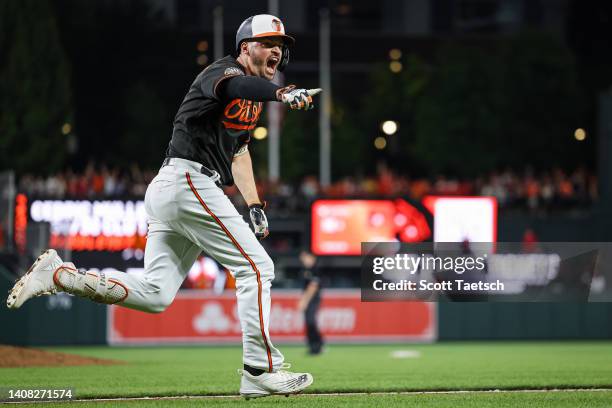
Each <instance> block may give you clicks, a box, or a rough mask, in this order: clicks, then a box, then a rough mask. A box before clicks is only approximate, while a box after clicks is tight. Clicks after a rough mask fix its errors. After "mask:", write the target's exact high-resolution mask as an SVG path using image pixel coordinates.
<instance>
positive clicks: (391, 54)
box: [389, 48, 402, 61]
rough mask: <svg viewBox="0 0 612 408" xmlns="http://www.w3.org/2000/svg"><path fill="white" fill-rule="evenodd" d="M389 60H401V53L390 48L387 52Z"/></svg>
mask: <svg viewBox="0 0 612 408" xmlns="http://www.w3.org/2000/svg"><path fill="white" fill-rule="evenodd" d="M389 58H391V59H392V60H394V61H397V60H398V59H400V58H402V51H401V50H399V49H397V48H392V49H391V50H389Z"/></svg>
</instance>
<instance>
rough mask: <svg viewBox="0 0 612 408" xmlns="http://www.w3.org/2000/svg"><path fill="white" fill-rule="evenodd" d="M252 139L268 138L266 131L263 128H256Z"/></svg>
mask: <svg viewBox="0 0 612 408" xmlns="http://www.w3.org/2000/svg"><path fill="white" fill-rule="evenodd" d="M253 137H254V138H255V139H257V140H263V139H265V138H266V137H268V129H266V128H265V127H263V126H259V127H256V128H255V130H254V131H253Z"/></svg>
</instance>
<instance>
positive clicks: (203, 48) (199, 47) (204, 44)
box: [196, 40, 208, 52]
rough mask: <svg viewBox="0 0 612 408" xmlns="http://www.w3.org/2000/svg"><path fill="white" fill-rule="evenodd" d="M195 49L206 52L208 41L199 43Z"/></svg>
mask: <svg viewBox="0 0 612 408" xmlns="http://www.w3.org/2000/svg"><path fill="white" fill-rule="evenodd" d="M196 49H197V50H198V51H200V52H206V51H208V41H206V40H203V41H199V42H198V44H197V45H196Z"/></svg>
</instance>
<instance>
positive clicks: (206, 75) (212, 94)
mask: <svg viewBox="0 0 612 408" xmlns="http://www.w3.org/2000/svg"><path fill="white" fill-rule="evenodd" d="M241 75H244V72H243V71H242V70H241V69H240V68H238V67H236V66H235V65H233V64H224V63H217V64H213V65H210V66H209V67H208V68H206V69H205V70H204V72H202V77H201V79H200V88H201V90H202V93H203V94H204V96H205V97H208V98H212V99H215V100H219V95H218V94H217V90H218V88H219V84H221V83H222V82H223V81H224V80H226V79H229V78H233V77H236V76H241Z"/></svg>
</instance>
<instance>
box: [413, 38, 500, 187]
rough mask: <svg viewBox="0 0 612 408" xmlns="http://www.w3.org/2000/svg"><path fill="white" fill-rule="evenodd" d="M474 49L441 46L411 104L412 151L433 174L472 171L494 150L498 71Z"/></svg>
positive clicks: (488, 164) (488, 162)
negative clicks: (425, 82) (427, 79)
mask: <svg viewBox="0 0 612 408" xmlns="http://www.w3.org/2000/svg"><path fill="white" fill-rule="evenodd" d="M500 65H501V64H500V60H499V58H498V57H497V56H495V55H492V54H490V53H487V52H486V51H484V50H482V49H480V48H470V47H462V46H456V45H454V46H448V47H447V46H445V47H442V48H441V49H440V51H439V54H438V58H437V61H436V67H435V70H434V72H433V75H432V78H431V81H430V82H429V84H428V85H427V87H426V89H424V92H423V95H422V98H420V100H419V101H418V102H417V103H416V106H415V113H414V120H415V145H414V152H415V154H416V155H417V157H418V159H419V161H421V162H423V163H424V164H425V165H426V167H427V168H428V169H429V170H430V171H433V172H434V173H452V174H454V175H468V174H469V175H474V174H478V173H480V172H482V171H483V170H487V169H490V168H492V167H494V166H495V165H496V163H497V160H498V157H499V156H500V153H499V151H498V147H499V146H500V142H499V139H500V136H501V134H500V133H501V123H502V115H503V113H502V112H501V109H500V99H501V98H503V95H502V89H501V86H502V78H501V75H502V72H501V69H500Z"/></svg>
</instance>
